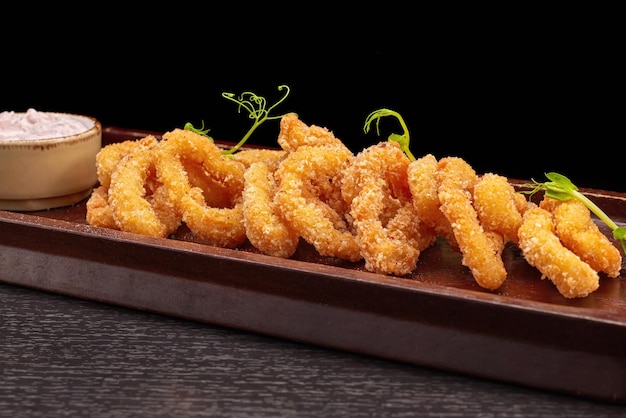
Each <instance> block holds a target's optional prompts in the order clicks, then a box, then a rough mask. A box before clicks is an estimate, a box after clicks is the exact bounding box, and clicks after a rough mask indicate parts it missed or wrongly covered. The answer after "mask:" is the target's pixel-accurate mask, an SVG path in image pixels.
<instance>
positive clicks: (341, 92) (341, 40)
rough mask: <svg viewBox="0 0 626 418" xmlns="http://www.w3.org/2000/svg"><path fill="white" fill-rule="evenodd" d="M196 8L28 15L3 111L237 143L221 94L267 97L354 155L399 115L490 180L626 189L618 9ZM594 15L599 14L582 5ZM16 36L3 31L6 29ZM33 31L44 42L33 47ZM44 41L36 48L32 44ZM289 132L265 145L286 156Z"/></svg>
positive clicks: (421, 143)
mask: <svg viewBox="0 0 626 418" xmlns="http://www.w3.org/2000/svg"><path fill="white" fill-rule="evenodd" d="M231 6H234V7H232V9H231V10H228V11H226V10H221V9H217V8H216V9H215V10H213V9H211V8H209V9H208V10H207V9H206V8H205V9H202V10H199V9H197V8H192V7H191V6H187V5H185V4H183V3H181V4H177V5H169V8H168V9H159V10H155V9H150V10H143V11H141V12H139V13H134V14H130V12H129V11H127V10H123V9H120V10H115V11H114V10H111V8H110V6H107V8H103V9H98V8H97V6H94V8H93V9H92V10H90V11H89V12H88V13H86V14H85V15H84V16H83V18H85V19H88V20H87V21H85V22H84V23H83V24H81V25H77V24H76V23H73V22H74V21H73V20H72V19H75V18H80V15H79V16H76V15H73V16H72V15H71V14H69V12H68V11H59V10H58V6H49V7H51V9H50V10H49V11H39V12H38V13H37V15H36V16H33V15H28V16H27V15H25V14H23V13H17V14H16V15H15V19H16V20H17V21H18V22H20V24H19V25H17V26H19V27H21V30H19V31H17V32H15V31H11V32H7V33H6V34H5V36H4V39H5V40H4V43H5V47H4V49H5V53H4V55H5V57H6V58H5V59H4V60H3V64H2V71H3V73H4V74H5V77H4V78H5V86H4V87H3V89H2V90H3V91H2V94H1V96H0V111H1V110H15V111H25V110H26V109H27V108H29V107H33V108H36V109H38V110H45V111H61V112H70V113H80V114H88V115H92V116H95V117H97V118H98V119H99V120H100V121H101V122H102V124H103V125H110V126H118V127H123V128H132V129H142V130H151V131H158V132H164V131H168V130H171V129H173V128H176V127H183V126H184V124H185V123H186V122H192V123H193V124H194V125H196V126H199V125H201V124H202V123H204V124H205V126H206V127H208V128H209V129H210V134H211V135H212V136H213V137H214V138H216V139H222V140H230V141H237V140H238V139H239V138H240V137H241V136H242V135H243V134H244V133H245V132H246V131H247V130H248V128H249V127H250V125H251V121H250V120H249V119H248V118H247V114H246V113H245V112H244V113H239V112H238V108H237V105H236V104H234V103H232V102H229V101H227V100H225V99H224V98H222V97H221V93H222V92H232V93H235V94H239V93H242V92H244V91H252V92H254V93H256V94H258V95H260V96H263V97H265V98H266V99H267V101H268V103H269V104H270V105H271V104H273V103H275V102H276V101H277V100H278V99H279V98H280V97H281V96H282V92H279V91H278V86H279V85H283V84H285V85H288V86H289V87H290V89H291V93H290V94H289V96H288V97H287V99H286V100H285V101H284V102H283V103H282V104H281V105H279V106H278V107H276V108H275V110H274V114H276V115H278V114H282V113H286V112H291V111H293V112H296V113H298V114H299V116H300V118H301V119H302V120H303V121H304V122H306V123H308V124H315V125H320V126H324V127H327V128H328V129H330V130H332V131H333V132H334V133H335V135H336V136H337V137H338V138H340V139H342V140H343V141H344V142H345V143H346V144H348V145H349V146H350V147H351V148H352V149H353V150H354V151H355V152H356V151H359V150H360V149H362V148H364V147H366V146H368V145H370V144H373V143H375V142H377V141H379V140H383V139H386V137H387V136H388V135H389V134H390V133H392V132H398V133H400V132H401V129H400V127H399V125H398V124H397V123H396V122H395V121H394V120H393V119H391V118H389V119H383V123H381V128H382V132H381V137H378V136H376V135H375V133H373V132H370V133H369V134H367V135H366V134H365V133H364V132H363V123H364V121H365V118H366V117H367V115H368V114H369V113H370V112H371V111H373V110H376V109H379V108H383V107H385V108H391V109H393V110H396V111H398V112H399V113H400V114H401V115H402V116H403V118H404V120H405V121H406V123H407V125H408V127H409V130H410V134H411V149H412V151H413V153H414V154H415V155H416V156H420V155H423V154H426V153H432V154H434V155H435V156H436V157H437V158H441V157H444V156H448V155H454V156H459V157H463V158H465V159H467V161H468V162H469V163H470V164H471V165H472V166H473V167H474V168H475V169H476V171H477V172H478V173H484V172H496V173H498V174H502V175H505V176H508V177H511V178H521V179H531V178H535V179H544V176H543V174H544V173H545V172H547V171H558V172H560V173H562V174H564V175H566V176H568V177H570V178H571V179H572V181H574V183H576V184H577V185H579V186H580V187H593V188H599V189H606V190H615V191H621V192H626V184H625V183H624V181H623V180H622V175H623V169H622V167H623V164H622V160H623V148H624V145H623V139H624V131H623V123H622V121H623V102H624V97H623V93H624V89H623V74H624V67H623V64H622V63H621V55H623V42H622V40H623V29H622V27H621V26H620V25H618V22H617V23H616V22H613V19H614V18H616V16H617V15H616V13H617V12H616V11H614V10H587V9H578V10H556V11H547V10H494V9H489V10H488V9H485V10H459V9H455V10H445V9H444V10H438V11H436V12H434V11H425V10H415V9H413V8H411V9H409V8H400V7H398V6H395V5H393V3H390V4H384V5H377V7H378V8H377V9H369V10H366V9H361V10H350V11H348V13H347V14H343V15H338V12H337V10H335V9H325V8H322V7H321V6H316V8H315V9H312V8H311V6H310V5H309V7H308V8H307V6H306V5H299V6H298V7H297V8H296V6H295V5H292V6H290V8H286V9H278V8H277V9H276V10H269V9H267V7H265V6H260V7H259V8H258V9H251V8H250V6H248V5H244V4H231ZM583 7H584V6H583ZM5 31H6V28H5V29H3V32H5ZM33 34H34V36H33ZM29 35H30V37H29ZM277 133H278V121H277V120H274V121H268V122H266V123H265V124H264V125H262V127H261V128H260V129H259V130H258V131H257V132H256V133H255V134H254V135H253V136H252V137H251V139H250V142H251V143H255V144H259V145H275V144H276V135H277Z"/></svg>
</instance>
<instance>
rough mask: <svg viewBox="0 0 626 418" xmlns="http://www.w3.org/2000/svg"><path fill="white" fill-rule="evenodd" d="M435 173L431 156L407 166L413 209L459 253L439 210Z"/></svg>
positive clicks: (450, 230)
mask: <svg viewBox="0 0 626 418" xmlns="http://www.w3.org/2000/svg"><path fill="white" fill-rule="evenodd" d="M436 173H437V159H436V158H435V156H433V155H432V154H426V155H424V156H422V157H420V158H418V159H416V160H415V161H412V162H411V163H410V164H409V167H408V168H407V176H408V182H409V190H410V191H411V196H412V199H413V207H414V208H415V210H416V212H417V216H418V218H419V219H420V221H422V222H423V223H424V224H425V225H427V226H429V227H430V228H432V229H433V231H434V232H435V234H437V235H439V236H442V237H443V238H444V239H445V240H446V242H447V243H448V245H450V247H451V248H452V249H454V250H455V251H459V245H458V244H457V242H456V238H455V237H454V231H452V225H450V221H448V219H447V218H446V217H445V215H444V214H443V213H442V212H441V209H440V206H441V204H440V202H439V196H438V194H437V188H438V186H439V184H438V182H437V178H436Z"/></svg>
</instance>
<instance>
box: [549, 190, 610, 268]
mask: <svg viewBox="0 0 626 418" xmlns="http://www.w3.org/2000/svg"><path fill="white" fill-rule="evenodd" d="M539 205H540V207H541V208H543V209H546V210H548V211H550V212H552V215H553V218H554V225H555V228H556V234H557V236H558V237H559V239H560V240H561V242H562V243H563V245H565V246H566V247H567V248H569V249H570V250H572V251H573V252H574V253H576V255H578V256H579V257H580V258H581V259H582V260H583V261H585V262H586V263H587V264H589V265H590V266H591V268H593V269H594V270H595V271H598V272H604V273H606V274H607V275H608V276H609V277H613V278H615V277H618V276H619V274H620V271H621V269H622V256H621V254H620V252H619V250H618V249H617V247H615V246H614V245H613V244H612V243H611V241H610V240H609V238H608V237H607V236H606V235H604V234H603V233H602V231H600V229H599V228H598V225H596V224H595V223H594V222H593V220H592V219H591V211H590V210H589V209H588V208H587V207H586V206H585V204H584V203H583V202H581V201H580V200H576V199H570V200H556V199H551V198H549V197H544V199H543V200H542V201H541V203H540V204H539Z"/></svg>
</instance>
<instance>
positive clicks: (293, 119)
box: [278, 113, 345, 152]
mask: <svg viewBox="0 0 626 418" xmlns="http://www.w3.org/2000/svg"><path fill="white" fill-rule="evenodd" d="M278 145H280V147H281V148H282V149H283V150H285V151H287V152H291V151H295V150H296V149H298V148H299V147H300V146H302V145H308V146H320V145H336V146H339V147H344V146H345V145H344V143H343V142H341V140H339V139H338V138H336V137H335V135H334V134H333V133H332V132H330V131H329V130H328V129H326V128H323V127H320V126H316V125H311V126H308V125H306V124H305V123H304V122H302V121H301V120H300V119H299V118H298V115H297V114H295V113H288V114H286V115H285V116H283V117H282V118H281V120H280V131H279V133H278Z"/></svg>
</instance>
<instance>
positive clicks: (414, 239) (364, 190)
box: [342, 141, 435, 276]
mask: <svg viewBox="0 0 626 418" xmlns="http://www.w3.org/2000/svg"><path fill="white" fill-rule="evenodd" d="M409 162H410V161H409V159H408V157H407V156H406V155H405V154H404V153H403V152H402V150H401V149H400V147H399V145H398V143H397V142H390V141H386V142H381V143H379V144H376V145H373V146H370V147H368V148H366V149H364V150H363V151H361V152H360V153H359V154H357V156H356V158H355V159H354V162H353V163H352V164H351V165H350V166H349V167H347V168H346V169H345V171H344V173H343V176H342V193H343V196H344V199H345V200H346V202H347V203H348V204H349V205H350V215H351V216H352V219H353V222H354V226H355V229H356V237H357V243H358V244H359V248H360V252H361V256H363V259H364V260H365V268H366V269H367V270H368V271H372V272H376V273H381V274H393V275H396V276H404V275H407V274H409V273H411V272H412V271H413V270H414V269H415V267H416V265H417V260H418V258H419V256H420V253H421V251H422V250H423V249H424V248H426V247H428V246H430V245H431V244H432V242H433V241H434V238H435V235H434V234H426V235H424V234H422V232H421V231H420V220H419V217H418V216H417V213H416V211H415V208H414V207H413V202H412V200H411V192H410V190H409V184H408V180H407V168H408V166H409Z"/></svg>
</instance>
